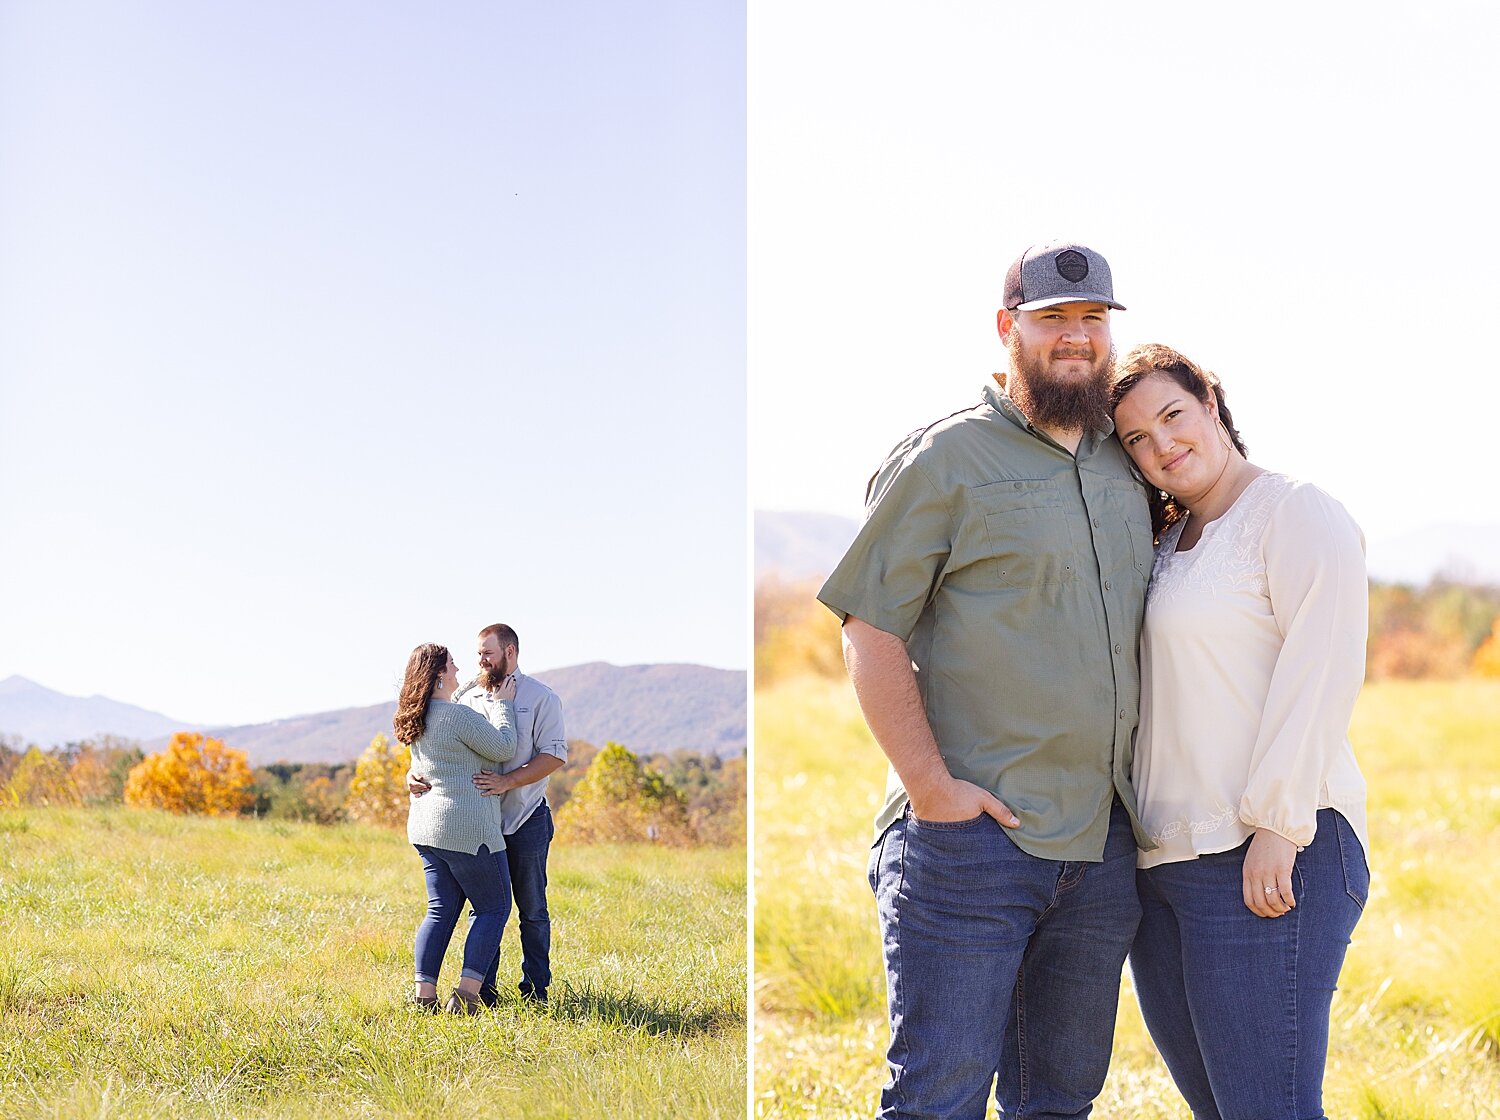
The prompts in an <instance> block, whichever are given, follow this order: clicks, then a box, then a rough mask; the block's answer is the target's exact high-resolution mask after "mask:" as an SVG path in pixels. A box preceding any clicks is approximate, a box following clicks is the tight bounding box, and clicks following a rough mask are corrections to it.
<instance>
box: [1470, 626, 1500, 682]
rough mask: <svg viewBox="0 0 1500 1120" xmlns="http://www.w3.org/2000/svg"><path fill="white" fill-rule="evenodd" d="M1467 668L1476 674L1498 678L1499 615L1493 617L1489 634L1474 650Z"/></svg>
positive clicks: (1499, 666) (1499, 663)
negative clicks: (1472, 657)
mask: <svg viewBox="0 0 1500 1120" xmlns="http://www.w3.org/2000/svg"><path fill="white" fill-rule="evenodd" d="M1469 668H1470V670H1471V671H1472V672H1473V673H1474V674H1475V675H1476V676H1480V677H1496V678H1500V615H1497V616H1496V618H1495V622H1494V626H1493V628H1492V629H1491V630H1490V636H1489V637H1488V638H1486V639H1485V640H1484V642H1483V643H1482V644H1481V645H1480V647H1479V648H1478V649H1476V650H1475V651H1474V660H1473V661H1472V662H1471V663H1470V665H1469Z"/></svg>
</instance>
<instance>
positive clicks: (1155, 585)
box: [1146, 471, 1292, 605]
mask: <svg viewBox="0 0 1500 1120" xmlns="http://www.w3.org/2000/svg"><path fill="white" fill-rule="evenodd" d="M1291 488H1292V480H1291V479H1290V478H1288V477H1287V476H1286V475H1284V474H1275V473H1272V472H1270V471H1267V472H1266V473H1265V474H1260V475H1256V476H1255V478H1253V479H1251V481H1250V485H1248V486H1246V487H1245V489H1244V490H1243V491H1242V492H1241V493H1240V496H1239V497H1238V498H1237V499H1236V500H1235V503H1234V504H1233V505H1232V506H1230V507H1229V508H1228V509H1227V510H1225V511H1224V513H1223V515H1222V516H1221V517H1219V518H1218V519H1217V520H1215V521H1213V522H1211V523H1210V524H1209V525H1207V526H1206V527H1205V528H1204V530H1203V536H1202V537H1200V538H1199V539H1198V543H1197V545H1196V546H1195V547H1193V548H1192V549H1190V550H1188V551H1187V552H1178V551H1177V541H1178V538H1180V537H1181V536H1182V530H1183V527H1184V526H1185V525H1186V524H1187V519H1186V518H1184V519H1183V520H1182V521H1179V522H1177V524H1175V525H1173V526H1172V527H1171V528H1170V529H1168V530H1167V531H1166V533H1165V534H1163V536H1162V539H1161V543H1160V544H1158V545H1157V546H1156V559H1155V560H1154V561H1153V562H1152V565H1151V583H1150V585H1149V586H1148V587H1147V588H1146V602H1147V604H1148V605H1149V604H1151V603H1156V602H1162V603H1165V602H1170V601H1171V600H1172V599H1175V598H1176V597H1177V596H1179V595H1180V594H1182V593H1183V592H1184V591H1195V592H1198V593H1200V594H1204V593H1206V594H1208V595H1211V596H1212V595H1216V593H1221V592H1225V591H1248V592H1250V593H1252V594H1255V595H1260V596H1263V597H1269V595H1270V588H1269V586H1268V585H1267V583H1266V573H1265V563H1264V561H1263V560H1262V559H1261V554H1260V548H1261V539H1262V538H1263V537H1264V535H1265V528H1266V522H1267V521H1269V520H1270V518H1271V513H1272V511H1273V510H1274V509H1275V508H1276V506H1277V504H1278V503H1279V502H1280V501H1281V499H1282V498H1283V497H1284V496H1285V495H1286V493H1287V491H1288V490H1290V489H1291Z"/></svg>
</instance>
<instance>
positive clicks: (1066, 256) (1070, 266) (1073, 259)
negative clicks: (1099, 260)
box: [1057, 249, 1089, 284]
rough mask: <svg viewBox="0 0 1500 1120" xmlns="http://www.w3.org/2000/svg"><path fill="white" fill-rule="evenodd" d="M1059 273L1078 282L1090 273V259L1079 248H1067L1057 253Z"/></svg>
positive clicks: (1072, 282)
mask: <svg viewBox="0 0 1500 1120" xmlns="http://www.w3.org/2000/svg"><path fill="white" fill-rule="evenodd" d="M1057 274H1058V275H1059V276H1061V277H1062V278H1063V279H1064V280H1066V281H1067V282H1068V283H1070V284H1076V283H1078V281H1080V280H1082V279H1083V278H1084V277H1085V276H1087V275H1088V274H1089V259H1088V258H1087V257H1085V256H1084V255H1083V254H1082V253H1080V252H1079V251H1078V250H1077V249H1065V250H1063V251H1062V252H1061V253H1058V254H1057Z"/></svg>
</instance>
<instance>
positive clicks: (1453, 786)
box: [754, 676, 1500, 1120]
mask: <svg viewBox="0 0 1500 1120" xmlns="http://www.w3.org/2000/svg"><path fill="white" fill-rule="evenodd" d="M1351 737H1352V738H1353V740H1354V744H1355V750H1356V752H1357V754H1358V755H1359V758H1360V762H1361V765H1362V767H1363V768H1364V771H1365V776H1366V778H1367V779H1368V780H1369V785H1370V810H1371V812H1370V830H1371V846H1372V848H1373V851H1372V853H1371V865H1372V867H1373V871H1374V882H1373V886H1372V891H1371V896H1370V900H1369V904H1368V906H1367V908H1366V910H1365V915H1364V918H1363V920H1362V921H1361V923H1360V925H1359V928H1358V929H1356V930H1355V933H1354V944H1353V947H1352V949H1351V950H1350V955H1349V958H1348V961H1347V963H1346V964H1345V967H1344V973H1343V977H1342V980H1341V984H1340V989H1341V990H1340V991H1339V993H1338V996H1337V998H1336V1001H1335V1003H1334V1010H1333V1039H1332V1046H1331V1050H1330V1059H1329V1067H1328V1076H1327V1080H1326V1082H1325V1108H1326V1110H1327V1112H1328V1114H1329V1115H1330V1116H1337V1117H1359V1118H1361V1120H1439V1118H1442V1120H1487V1118H1495V1117H1500V937H1497V932H1496V931H1497V930H1500V891H1497V889H1496V887H1497V886H1500V871H1497V856H1500V682H1480V681H1466V682H1454V683H1448V682H1441V683H1440V682H1412V683H1407V682H1390V683H1382V684H1377V685H1372V686H1369V687H1367V688H1366V689H1365V692H1364V694H1363V696H1362V697H1361V699H1360V702H1359V707H1358V709H1357V711H1356V713H1355V719H1354V726H1353V728H1352V730H1351ZM755 767H756V771H755V793H756V834H755V835H756V851H755V863H756V880H755V884H756V912H755V989H756V990H755V994H754V998H755V1003H756V1026H755V1031H756V1039H755V1044H756V1046H755V1067H756V1068H755V1111H756V1115H757V1116H758V1117H764V1118H766V1120H773V1118H781V1117H793V1116H796V1117H799V1118H805V1117H840V1118H842V1117H861V1118H865V1117H869V1116H871V1115H873V1113H874V1108H875V1102H876V1100H877V1098H878V1096H879V1087H880V1085H881V1083H882V1082H883V1081H884V1080H885V1069H884V1050H885V1045H886V1042H887V1030H886V1020H885V987H884V976H883V972H882V970H881V964H880V951H879V942H878V939H877V937H876V930H875V911H874V901H873V899H872V897H871V895H870V889H869V886H868V884H867V883H866V881H865V861H866V858H867V856H868V844H869V841H870V835H869V831H870V822H871V820H872V819H873V817H874V813H875V811H876V809H877V807H878V802H879V799H880V795H881V792H882V791H883V788H884V773H885V768H884V761H883V758H882V756H881V754H880V751H879V748H877V747H876V746H875V745H874V743H873V741H872V740H871V739H870V738H869V735H868V732H867V731H866V730H865V726H864V722H863V720H861V718H860V716H859V711H858V708H857V707H856V706H855V703H854V699H853V694H852V692H851V690H850V688H849V686H848V684H847V683H846V682H843V681H829V680H825V679H821V678H816V677H811V676H806V677H800V678H794V679H791V680H787V681H784V682H782V683H779V684H777V685H775V686H773V687H770V688H767V689H763V690H761V691H759V692H757V694H756V759H755ZM1122 983H1123V986H1124V992H1123V993H1122V999H1121V1009H1120V1014H1119V1020H1118V1026H1117V1031H1116V1037H1115V1055H1114V1061H1113V1063H1112V1066H1111V1070H1110V1075H1109V1081H1108V1083H1107V1085H1106V1087H1105V1091H1104V1095H1103V1097H1102V1098H1101V1099H1100V1101H1099V1103H1098V1106H1097V1108H1096V1111H1095V1115H1097V1116H1100V1117H1104V1118H1114V1117H1130V1118H1142V1120H1158V1118H1160V1120H1167V1118H1171V1120H1186V1118H1187V1117H1188V1110H1187V1108H1186V1106H1185V1105H1184V1104H1183V1103H1182V1101H1181V1098H1180V1097H1179V1096H1178V1095H1177V1092H1176V1089H1175V1088H1174V1087H1173V1085H1172V1082H1171V1079H1170V1078H1169V1077H1168V1075H1167V1072H1166V1068H1165V1067H1164V1066H1163V1065H1162V1063H1161V1060H1160V1058H1159V1057H1158V1056H1157V1054H1156V1051H1155V1049H1154V1048H1153V1047H1152V1045H1151V1041H1150V1039H1149V1037H1148V1036H1147V1034H1146V1030H1145V1027H1144V1025H1143V1024H1142V1022H1141V1018H1140V1012H1139V1010H1138V1009H1137V1007H1136V1003H1135V997H1134V995H1133V993H1132V992H1131V991H1130V984H1129V977H1128V974H1127V976H1126V977H1125V978H1124V979H1123V981H1122Z"/></svg>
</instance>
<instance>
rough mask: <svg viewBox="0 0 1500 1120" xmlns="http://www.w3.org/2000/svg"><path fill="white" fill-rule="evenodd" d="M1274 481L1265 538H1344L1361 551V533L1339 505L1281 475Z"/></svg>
mask: <svg viewBox="0 0 1500 1120" xmlns="http://www.w3.org/2000/svg"><path fill="white" fill-rule="evenodd" d="M1267 473H1268V474H1269V473H1270V472H1267ZM1275 477H1276V478H1277V479H1279V480H1280V481H1279V484H1278V487H1277V490H1276V493H1275V497H1274V501H1273V503H1272V508H1271V516H1270V521H1269V524H1268V525H1267V527H1266V529H1267V535H1268V536H1276V537H1279V538H1282V539H1285V540H1287V541H1289V542H1296V541H1313V540H1320V539H1327V538H1329V537H1348V538H1350V539H1351V540H1357V541H1358V542H1359V547H1360V548H1361V550H1363V547H1364V531H1363V530H1361V529H1360V527H1359V523H1358V522H1357V521H1355V520H1354V517H1353V515H1351V514H1350V513H1349V511H1348V510H1347V509H1346V508H1345V507H1344V503H1343V502H1341V501H1339V500H1338V499H1337V498H1335V497H1334V496H1333V495H1331V494H1329V493H1328V491H1326V490H1324V489H1323V488H1322V487H1320V486H1316V485H1314V484H1313V483H1311V482H1306V481H1304V480H1302V479H1299V478H1293V477H1292V476H1290V475H1285V474H1278V475H1276V476H1275Z"/></svg>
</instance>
